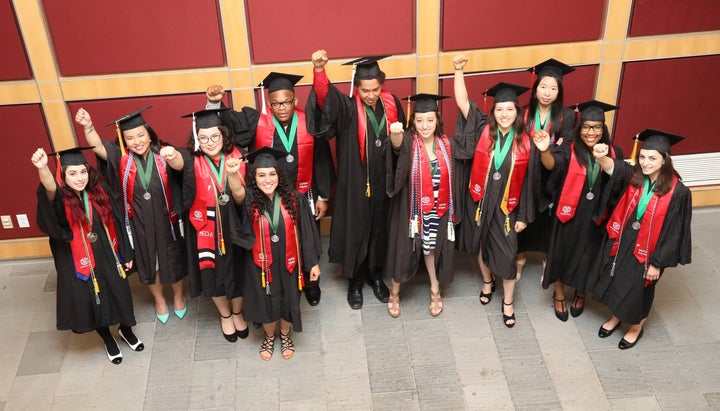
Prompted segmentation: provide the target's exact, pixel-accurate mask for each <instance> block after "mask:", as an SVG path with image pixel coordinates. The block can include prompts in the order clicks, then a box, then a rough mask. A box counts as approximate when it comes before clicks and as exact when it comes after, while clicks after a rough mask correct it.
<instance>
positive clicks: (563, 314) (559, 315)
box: [553, 293, 568, 322]
mask: <svg viewBox="0 0 720 411" xmlns="http://www.w3.org/2000/svg"><path fill="white" fill-rule="evenodd" d="M555 303H562V311H558V309H557V308H555ZM553 309H554V310H555V317H557V319H558V320H560V321H562V322H565V321H567V320H568V311H567V305H566V304H565V299H564V298H563V299H560V300H558V299H557V298H555V293H553Z"/></svg>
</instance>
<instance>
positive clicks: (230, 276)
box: [183, 156, 245, 299]
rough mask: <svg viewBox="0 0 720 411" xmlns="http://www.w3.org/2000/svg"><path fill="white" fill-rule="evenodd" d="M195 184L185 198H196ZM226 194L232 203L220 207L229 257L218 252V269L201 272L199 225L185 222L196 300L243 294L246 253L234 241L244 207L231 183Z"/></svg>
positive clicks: (192, 287) (190, 274) (191, 290)
mask: <svg viewBox="0 0 720 411" xmlns="http://www.w3.org/2000/svg"><path fill="white" fill-rule="evenodd" d="M190 158H191V159H192V160H194V159H195V156H191V157H190ZM195 184H196V183H195V180H193V181H192V183H191V184H186V186H189V187H190V188H192V191H191V192H187V191H186V192H185V193H183V195H185V196H188V198H193V197H194V196H195V192H196V187H195ZM207 184H212V181H208V182H207ZM225 193H227V194H228V195H229V196H230V201H229V202H228V203H227V204H225V205H221V206H220V219H221V220H222V232H223V235H224V239H225V254H223V255H221V254H220V253H219V250H215V268H206V269H202V270H201V269H200V265H199V257H198V247H197V230H195V226H193V225H192V224H190V219H189V218H188V219H186V221H185V233H186V234H185V236H186V244H187V253H188V276H189V277H190V297H192V298H195V297H197V296H199V295H201V294H202V295H204V296H205V297H223V296H225V297H227V298H228V299H233V298H237V297H242V295H243V292H242V290H243V275H242V273H243V266H242V262H243V259H244V258H245V253H244V250H243V249H242V248H241V247H240V246H238V245H237V244H235V243H233V242H232V227H235V226H239V225H240V220H239V219H240V217H239V215H238V208H239V207H240V206H237V205H235V202H234V201H233V199H232V193H231V192H230V188H229V187H228V185H227V182H226V183H225ZM216 224H217V220H216ZM215 235H216V237H215V238H217V235H218V234H217V228H216V229H215Z"/></svg>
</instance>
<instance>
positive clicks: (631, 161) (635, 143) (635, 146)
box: [630, 134, 640, 166]
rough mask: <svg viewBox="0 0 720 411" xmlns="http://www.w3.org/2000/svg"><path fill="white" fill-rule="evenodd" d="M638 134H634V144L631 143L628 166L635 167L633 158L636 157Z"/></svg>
mask: <svg viewBox="0 0 720 411" xmlns="http://www.w3.org/2000/svg"><path fill="white" fill-rule="evenodd" d="M639 136H640V134H635V142H634V143H633V149H632V154H630V165H631V166H634V165H635V156H636V155H637V146H638V137H639Z"/></svg>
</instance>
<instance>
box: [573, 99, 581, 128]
mask: <svg viewBox="0 0 720 411" xmlns="http://www.w3.org/2000/svg"><path fill="white" fill-rule="evenodd" d="M579 105H580V103H575V123H574V124H575V125H577V124H578V122H579V121H580V109H579V108H578V106H579Z"/></svg>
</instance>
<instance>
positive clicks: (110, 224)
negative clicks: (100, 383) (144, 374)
mask: <svg viewBox="0 0 720 411" xmlns="http://www.w3.org/2000/svg"><path fill="white" fill-rule="evenodd" d="M85 148H90V147H84V148H74V149H69V150H64V151H61V152H59V153H51V154H50V155H54V154H55V155H57V156H58V157H59V160H58V164H57V173H56V177H53V175H52V173H51V172H50V169H49V168H48V155H47V154H45V151H44V150H43V149H41V148H39V149H37V151H35V152H34V153H33V155H32V158H31V161H32V163H33V165H34V166H35V167H37V169H38V175H39V177H40V187H39V188H38V191H37V200H38V203H37V223H38V227H39V228H40V229H41V230H42V231H43V232H44V233H46V234H47V235H48V236H49V237H50V249H51V251H52V255H53V260H54V263H55V270H56V271H57V329H58V330H72V331H73V332H75V333H86V332H89V331H93V330H95V331H96V332H97V333H98V334H99V335H100V337H101V338H102V339H103V342H104V343H105V352H106V354H107V357H108V360H110V362H112V363H113V364H120V363H121V362H122V353H121V352H120V348H119V347H118V345H117V342H116V341H115V338H114V337H113V336H112V334H111V333H110V328H109V327H110V326H112V325H115V324H120V326H119V327H118V334H119V335H120V338H122V339H123V340H124V341H125V342H126V343H127V344H128V346H129V347H130V348H131V349H132V350H134V351H142V350H143V348H144V345H143V343H142V342H141V341H140V340H138V338H137V337H136V336H135V334H134V333H133V331H132V328H131V327H132V326H134V325H135V314H134V311H133V302H132V294H131V293H130V286H129V285H128V281H127V277H126V272H125V270H126V269H130V268H131V267H132V264H133V252H132V248H131V247H130V245H129V244H128V241H127V239H126V237H125V235H124V233H123V231H122V230H121V229H119V228H120V225H119V222H120V221H121V220H120V219H119V218H118V217H119V212H118V210H116V209H114V208H113V203H112V201H110V198H109V197H108V195H107V186H105V184H104V183H102V184H101V181H100V178H99V176H98V173H97V171H95V169H93V168H91V167H90V166H89V165H88V164H87V161H86V160H85V156H84V155H83V154H82V151H81V150H82V149H85Z"/></svg>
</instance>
